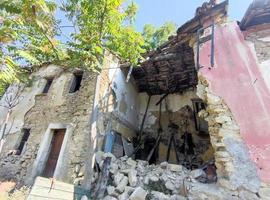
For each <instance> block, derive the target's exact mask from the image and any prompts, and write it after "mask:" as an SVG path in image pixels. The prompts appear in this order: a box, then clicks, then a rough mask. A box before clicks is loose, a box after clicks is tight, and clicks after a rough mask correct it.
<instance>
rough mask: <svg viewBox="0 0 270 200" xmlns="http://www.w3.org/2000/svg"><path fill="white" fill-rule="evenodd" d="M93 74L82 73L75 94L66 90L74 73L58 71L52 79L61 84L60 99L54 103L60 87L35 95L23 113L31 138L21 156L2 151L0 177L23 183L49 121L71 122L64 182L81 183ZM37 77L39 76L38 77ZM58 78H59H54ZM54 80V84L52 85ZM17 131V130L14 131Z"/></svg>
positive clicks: (93, 86)
mask: <svg viewBox="0 0 270 200" xmlns="http://www.w3.org/2000/svg"><path fill="white" fill-rule="evenodd" d="M95 77H96V75H95V74H94V73H87V72H84V75H83V80H82V83H81V88H80V90H79V91H77V92H75V93H69V88H70V83H71V81H72V78H73V75H72V73H71V72H69V71H63V70H62V71H61V72H60V73H59V74H58V75H57V76H56V77H55V78H54V82H57V81H59V79H61V80H64V81H60V82H61V84H64V86H63V88H64V89H63V93H62V97H61V98H62V99H61V102H57V99H56V96H57V95H56V93H57V92H61V90H60V91H59V88H58V87H57V86H56V87H57V88H53V87H54V85H52V86H51V87H52V88H51V89H50V90H49V92H48V93H47V94H40V95H37V96H36V97H35V106H34V107H32V108H31V109H30V110H29V111H28V113H27V114H26V115H25V123H24V127H26V128H29V129H30V137H29V139H28V142H27V144H26V146H25V148H26V150H25V152H23V153H22V154H21V155H9V156H7V155H6V152H7V151H8V150H10V149H6V151H5V153H3V154H2V156H3V158H2V159H1V163H0V175H1V179H2V180H9V179H13V180H15V181H20V182H24V181H25V180H26V178H29V176H31V173H32V167H33V162H34V160H35V159H36V156H37V152H38V150H39V147H40V143H41V142H42V139H43V135H44V133H45V131H46V130H47V128H48V126H49V124H50V123H59V124H70V125H71V126H72V127H73V130H74V131H73V133H72V135H71V136H70V137H71V138H70V140H69V143H68V144H67V145H68V153H67V155H65V156H66V158H65V162H66V163H65V167H64V168H63V169H62V170H64V177H63V181H65V182H69V183H74V184H76V185H78V184H80V183H81V181H82V180H83V175H84V163H85V160H86V152H87V134H89V128H88V125H89V113H90V112H91V109H92V97H93V95H94V89H95ZM37 78H38V79H39V78H40V77H37ZM57 79H58V80H57ZM54 82H53V84H54ZM15 134H18V135H19V134H20V133H15Z"/></svg>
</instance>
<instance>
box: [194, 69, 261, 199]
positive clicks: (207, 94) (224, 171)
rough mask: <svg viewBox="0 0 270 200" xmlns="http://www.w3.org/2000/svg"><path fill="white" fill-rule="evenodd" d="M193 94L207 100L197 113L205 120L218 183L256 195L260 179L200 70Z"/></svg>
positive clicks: (225, 109) (225, 108) (246, 196)
mask: <svg viewBox="0 0 270 200" xmlns="http://www.w3.org/2000/svg"><path fill="white" fill-rule="evenodd" d="M197 94H198V96H199V97H200V98H202V99H203V100H204V101H205V102H206V103H207V108H206V110H205V111H201V112H200V115H201V116H202V117H204V118H205V119H206V120H207V121H208V125H209V134H210V138H211V143H212V146H213V148H214V150H215V164H216V167H217V175H218V185H219V186H221V187H224V188H226V189H227V190H230V191H232V192H233V193H235V196H238V195H239V197H240V198H243V199H257V198H258V196H257V195H255V194H256V193H257V192H258V191H259V188H260V180H259V178H258V176H257V173H256V167H255V164H254V163H253V162H252V161H251V160H250V157H249V153H248V149H247V147H246V145H245V144H244V142H243V140H242V138H241V136H240V129H239V127H238V125H237V123H236V121H235V119H234V117H233V115H232V113H231V111H230V110H229V108H228V106H227V105H226V104H225V102H224V101H223V100H222V99H221V98H219V97H218V96H216V95H214V94H213V93H212V92H211V91H210V88H209V85H208V82H207V80H205V79H204V78H203V77H202V76H201V75H200V74H199V84H198V86H197ZM251 197H252V198H251Z"/></svg>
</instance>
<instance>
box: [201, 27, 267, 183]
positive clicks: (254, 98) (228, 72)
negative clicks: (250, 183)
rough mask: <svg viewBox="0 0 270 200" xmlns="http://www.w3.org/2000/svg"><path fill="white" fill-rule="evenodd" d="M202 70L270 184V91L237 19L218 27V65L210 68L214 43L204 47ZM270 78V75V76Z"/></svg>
mask: <svg viewBox="0 0 270 200" xmlns="http://www.w3.org/2000/svg"><path fill="white" fill-rule="evenodd" d="M200 64H201V65H202V66H204V67H203V68H202V69H200V72H201V73H202V74H203V76H204V77H206V78H207V79H208V81H209V85H210V89H211V91H212V92H213V93H215V94H216V95H218V96H220V97H221V98H222V99H223V100H224V101H225V102H226V103H227V105H228V106H229V108H230V109H231V111H232V113H233V115H234V117H235V119H236V121H237V122H238V125H239V126H240V132H241V136H242V137H243V139H244V141H245V142H246V144H247V146H248V148H249V152H250V155H251V158H252V159H253V161H254V162H255V163H256V165H257V167H258V174H259V176H260V177H261V180H263V181H265V182H268V183H270V91H269V90H268V88H267V86H266V84H265V82H264V80H263V77H262V75H261V73H260V71H259V68H258V63H257V57H256V54H255V52H254V51H253V49H252V48H250V47H249V46H248V45H247V42H246V41H245V40H244V37H243V34H242V32H241V31H240V29H239V27H238V25H237V24H236V23H235V22H232V23H228V24H227V25H224V26H222V27H216V30H215V67H214V68H212V69H209V67H210V42H207V43H205V44H204V45H203V46H202V48H201V50H200ZM269 78H270V77H269Z"/></svg>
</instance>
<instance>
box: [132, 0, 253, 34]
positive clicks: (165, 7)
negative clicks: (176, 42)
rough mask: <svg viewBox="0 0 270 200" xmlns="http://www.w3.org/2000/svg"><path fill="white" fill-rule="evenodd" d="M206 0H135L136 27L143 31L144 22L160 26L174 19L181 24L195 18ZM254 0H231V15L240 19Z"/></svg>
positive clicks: (235, 18)
mask: <svg viewBox="0 0 270 200" xmlns="http://www.w3.org/2000/svg"><path fill="white" fill-rule="evenodd" d="M205 1H206V0H135V2H136V3H137V4H138V6H139V12H138V15H137V20H136V28H137V29H138V30H139V31H141V30H142V27H143V25H144V24H147V23H150V24H153V25H156V26H160V25H162V24H164V23H165V22H167V21H172V22H174V23H176V24H177V25H178V27H179V26H181V25H182V24H184V23H185V22H186V21H188V20H189V19H191V18H193V16H194V13H195V11H196V8H197V7H199V6H201V5H202V4H203V3H204V2H205ZM251 2H252V0H230V1H229V17H230V18H231V19H233V20H238V21H240V20H241V19H242V17H243V16H244V14H245V11H246V10H247V8H248V6H249V5H250V3H251Z"/></svg>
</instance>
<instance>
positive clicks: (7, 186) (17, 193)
mask: <svg viewBox="0 0 270 200" xmlns="http://www.w3.org/2000/svg"><path fill="white" fill-rule="evenodd" d="M28 193H29V188H27V187H21V188H20V189H16V183H15V182H0V200H24V199H26V197H27V195H28Z"/></svg>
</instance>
